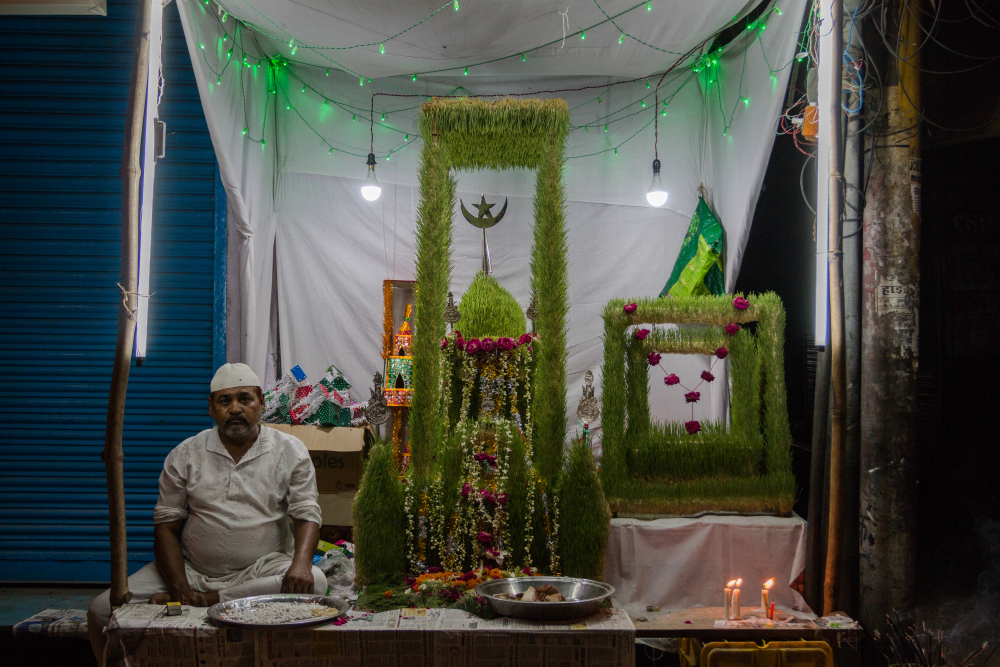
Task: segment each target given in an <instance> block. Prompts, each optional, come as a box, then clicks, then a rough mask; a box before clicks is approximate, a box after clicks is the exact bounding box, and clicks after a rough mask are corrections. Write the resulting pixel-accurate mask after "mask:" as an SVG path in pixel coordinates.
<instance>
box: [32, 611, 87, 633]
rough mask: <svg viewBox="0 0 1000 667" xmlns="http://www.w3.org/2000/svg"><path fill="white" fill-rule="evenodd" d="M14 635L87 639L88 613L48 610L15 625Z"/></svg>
mask: <svg viewBox="0 0 1000 667" xmlns="http://www.w3.org/2000/svg"><path fill="white" fill-rule="evenodd" d="M14 635H15V636H16V635H58V636H60V637H86V636H87V612H86V610H84V609H46V610H45V611H40V612H38V613H37V614H35V615H34V616H31V617H29V618H26V619H24V620H23V621H21V622H20V623H18V624H17V625H15V626H14Z"/></svg>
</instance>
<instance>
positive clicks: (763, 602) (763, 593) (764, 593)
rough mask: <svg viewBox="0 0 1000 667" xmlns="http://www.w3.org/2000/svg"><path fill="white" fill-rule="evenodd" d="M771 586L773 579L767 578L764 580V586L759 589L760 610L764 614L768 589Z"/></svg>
mask: <svg viewBox="0 0 1000 667" xmlns="http://www.w3.org/2000/svg"><path fill="white" fill-rule="evenodd" d="M771 586H774V579H768V580H767V581H765V582H764V588H763V589H761V591H760V610H761V611H762V612H764V613H765V614H766V613H767V604H768V594H769V593H768V591H769V589H770V588H771Z"/></svg>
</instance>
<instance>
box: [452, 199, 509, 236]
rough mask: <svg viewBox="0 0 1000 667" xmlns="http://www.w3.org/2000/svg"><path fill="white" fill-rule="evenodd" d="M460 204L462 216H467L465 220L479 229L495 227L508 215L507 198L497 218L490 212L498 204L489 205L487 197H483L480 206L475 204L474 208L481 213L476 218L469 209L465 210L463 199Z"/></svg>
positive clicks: (459, 201)
mask: <svg viewBox="0 0 1000 667" xmlns="http://www.w3.org/2000/svg"><path fill="white" fill-rule="evenodd" d="M458 204H459V206H461V207H462V215H464V216H465V219H466V220H468V221H469V222H470V223H471V224H472V225H473V226H474V227H478V228H479V229H489V228H490V227H492V226H493V225H495V224H497V223H498V222H500V221H501V220H502V219H503V216H504V214H505V213H507V199H506V198H504V200H503V208H502V209H500V213H498V214H497V216H496V217H495V218H494V217H493V214H492V213H491V212H490V209H491V208H493V207H494V206H496V204H495V203H494V204H487V203H486V195H483V197H482V200H481V201H480V203H479V204H478V205H475V204H473V208H475V209H476V210H477V211H478V212H479V215H477V216H475V217H473V215H472V214H471V213H469V211H468V209H466V208H465V204H464V203H463V202H462V200H461V199H459V200H458Z"/></svg>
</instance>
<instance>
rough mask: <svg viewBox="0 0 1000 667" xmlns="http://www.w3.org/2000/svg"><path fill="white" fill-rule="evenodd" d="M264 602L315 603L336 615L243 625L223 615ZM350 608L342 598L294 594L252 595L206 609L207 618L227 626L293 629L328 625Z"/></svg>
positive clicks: (349, 604) (348, 603)
mask: <svg viewBox="0 0 1000 667" xmlns="http://www.w3.org/2000/svg"><path fill="white" fill-rule="evenodd" d="M266 602H301V603H305V604H310V603H316V604H319V605H323V606H325V607H333V608H334V609H336V610H337V612H338V613H336V614H333V615H331V616H321V617H318V618H307V619H305V620H302V621H292V622H291V623H244V622H242V621H231V620H229V619H228V618H226V617H225V616H223V613H224V612H225V611H226V610H229V609H246V608H247V607H256V606H260V605H261V604H264V603H266ZM350 608H351V603H350V602H348V601H347V600H344V599H343V598H334V597H326V596H323V595H301V594H295V593H276V594H274V595H254V596H252V597H248V598H240V599H239V600H230V601H229V602H219V603H217V604H213V605H212V606H211V607H209V608H208V617H209V618H211V619H214V620H216V621H219V622H220V623H226V624H229V625H238V626H241V627H250V628H295V627H304V626H308V625H320V624H323V623H330V622H332V621H333V620H334V619H337V618H340V617H341V616H343V615H344V614H346V613H347V610H348V609H350Z"/></svg>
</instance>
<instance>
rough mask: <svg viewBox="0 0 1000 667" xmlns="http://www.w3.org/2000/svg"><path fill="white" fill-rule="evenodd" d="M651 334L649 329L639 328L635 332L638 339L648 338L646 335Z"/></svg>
mask: <svg viewBox="0 0 1000 667" xmlns="http://www.w3.org/2000/svg"><path fill="white" fill-rule="evenodd" d="M648 335H649V329H639V330H638V331H636V332H635V339H636V340H646V336H648Z"/></svg>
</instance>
